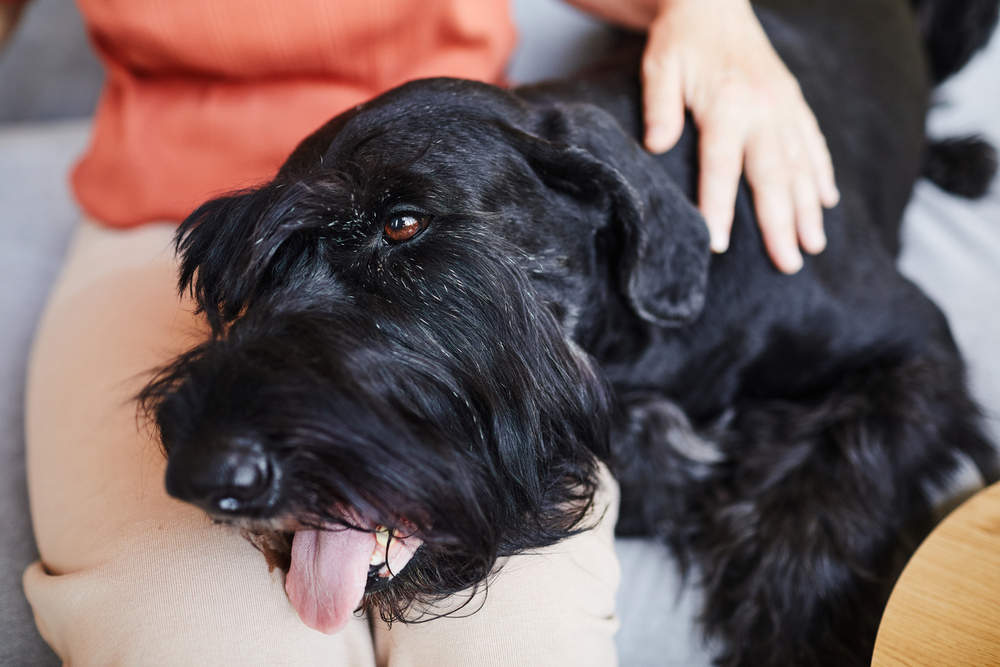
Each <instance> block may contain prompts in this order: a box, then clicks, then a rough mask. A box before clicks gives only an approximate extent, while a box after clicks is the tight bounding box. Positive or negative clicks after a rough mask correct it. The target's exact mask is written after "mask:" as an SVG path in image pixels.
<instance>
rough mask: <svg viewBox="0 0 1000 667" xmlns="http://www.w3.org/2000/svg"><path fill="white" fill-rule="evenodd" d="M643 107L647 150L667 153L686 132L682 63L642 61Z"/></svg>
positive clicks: (653, 59)
mask: <svg viewBox="0 0 1000 667" xmlns="http://www.w3.org/2000/svg"><path fill="white" fill-rule="evenodd" d="M642 74H643V105H644V112H643V113H644V115H643V117H644V118H645V119H646V148H647V149H648V150H649V151H650V152H652V153H665V152H667V151H668V150H670V149H671V148H673V147H674V144H676V143H677V140H678V139H680V138H681V133H682V132H683V131H684V86H683V81H682V79H681V67H680V62H679V61H678V60H677V59H675V58H670V59H668V60H667V61H660V60H658V59H655V58H651V57H647V58H646V59H644V60H643V67H642Z"/></svg>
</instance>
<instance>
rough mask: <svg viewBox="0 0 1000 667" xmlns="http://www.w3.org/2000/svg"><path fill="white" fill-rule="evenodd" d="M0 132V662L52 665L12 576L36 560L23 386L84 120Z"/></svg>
mask: <svg viewBox="0 0 1000 667" xmlns="http://www.w3.org/2000/svg"><path fill="white" fill-rule="evenodd" d="M0 127H2V129H0V202H2V205H0V285H2V286H3V289H0V313H2V317H0V535H3V539H2V540H0V664H3V665H25V666H29V665H31V666H33V665H38V666H42V665H58V664H59V660H58V659H57V658H56V656H55V654H54V653H53V652H52V651H51V650H50V649H49V648H48V646H46V645H45V642H43V641H42V638H41V637H40V636H39V635H38V632H37V630H35V625H34V622H33V621H32V617H31V610H30V608H29V607H28V602H27V600H26V599H25V598H24V593H23V591H22V589H21V573H22V572H23V571H24V568H25V567H27V565H28V563H30V562H31V561H33V560H35V559H36V558H38V554H37V552H36V550H35V543H34V539H33V538H32V534H31V522H30V520H29V516H28V499H27V490H26V488H25V476H24V428H23V421H24V414H23V397H24V392H23V387H24V373H25V365H26V363H27V356H28V350H29V347H30V344H31V336H32V333H33V332H34V329H35V324H36V322H37V321H38V316H39V314H40V312H41V308H42V305H43V303H44V300H45V295H46V294H47V293H48V290H49V288H50V286H51V284H52V281H53V280H54V278H55V275H56V272H57V271H58V269H59V265H60V262H61V260H62V257H63V255H64V254H65V251H66V246H67V243H68V240H69V232H70V229H71V228H72V226H73V224H74V222H75V221H76V220H77V219H78V217H79V213H78V212H77V210H76V207H75V206H74V204H73V202H72V200H71V199H70V197H69V193H68V191H67V188H66V185H65V179H66V172H67V170H68V169H69V166H70V163H71V161H72V159H73V157H74V156H75V155H77V154H78V153H79V152H80V151H81V150H82V149H83V147H84V145H85V142H86V138H87V128H88V122H87V121H76V122H69V123H60V124H46V125H23V126H13V127H12V126H0Z"/></svg>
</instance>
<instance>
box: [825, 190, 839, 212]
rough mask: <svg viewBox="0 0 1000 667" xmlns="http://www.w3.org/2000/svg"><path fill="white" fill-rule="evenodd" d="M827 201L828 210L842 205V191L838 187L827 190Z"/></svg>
mask: <svg viewBox="0 0 1000 667" xmlns="http://www.w3.org/2000/svg"><path fill="white" fill-rule="evenodd" d="M825 199H826V202H824V203H825V204H826V208H833V207H834V206H836V205H837V204H839V203H840V190H839V189H838V188H837V186H836V185H834V186H833V187H831V188H828V189H827V191H826V197H825Z"/></svg>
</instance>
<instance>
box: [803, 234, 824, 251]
mask: <svg viewBox="0 0 1000 667" xmlns="http://www.w3.org/2000/svg"><path fill="white" fill-rule="evenodd" d="M802 249H803V250H805V251H806V252H807V253H809V254H810V255H818V254H819V253H821V252H823V250H825V249H826V234H825V233H824V232H823V230H822V229H815V230H810V231H806V232H805V235H804V237H803V239H802Z"/></svg>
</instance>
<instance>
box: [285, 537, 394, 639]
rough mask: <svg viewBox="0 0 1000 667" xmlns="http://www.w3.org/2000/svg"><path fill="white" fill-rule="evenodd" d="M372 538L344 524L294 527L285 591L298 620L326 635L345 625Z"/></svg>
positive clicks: (360, 591) (364, 575)
mask: <svg viewBox="0 0 1000 667" xmlns="http://www.w3.org/2000/svg"><path fill="white" fill-rule="evenodd" d="M376 544H377V543H376V541H375V535H374V534H372V533H366V532H363V531H360V530H351V529H349V528H343V529H338V528H334V529H332V530H298V531H296V532H295V538H294V539H293V540H292V564H291V567H290V568H289V570H288V576H287V577H286V578H285V591H286V592H287V593H288V599H289V600H291V602H292V606H293V607H295V611H297V612H298V613H299V618H301V619H302V622H303V623H305V624H306V625H308V626H309V627H310V628H312V629H313V630H319V631H320V632H324V633H326V634H328V635H332V634H334V633H335V632H340V631H341V630H342V629H343V628H344V626H345V625H347V621H348V620H350V618H351V614H352V613H353V612H354V610H355V609H357V608H358V606H359V605H360V604H361V597H362V595H364V592H365V583H366V582H367V580H368V566H369V564H370V563H371V557H372V552H373V551H374V550H375V546H376Z"/></svg>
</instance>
